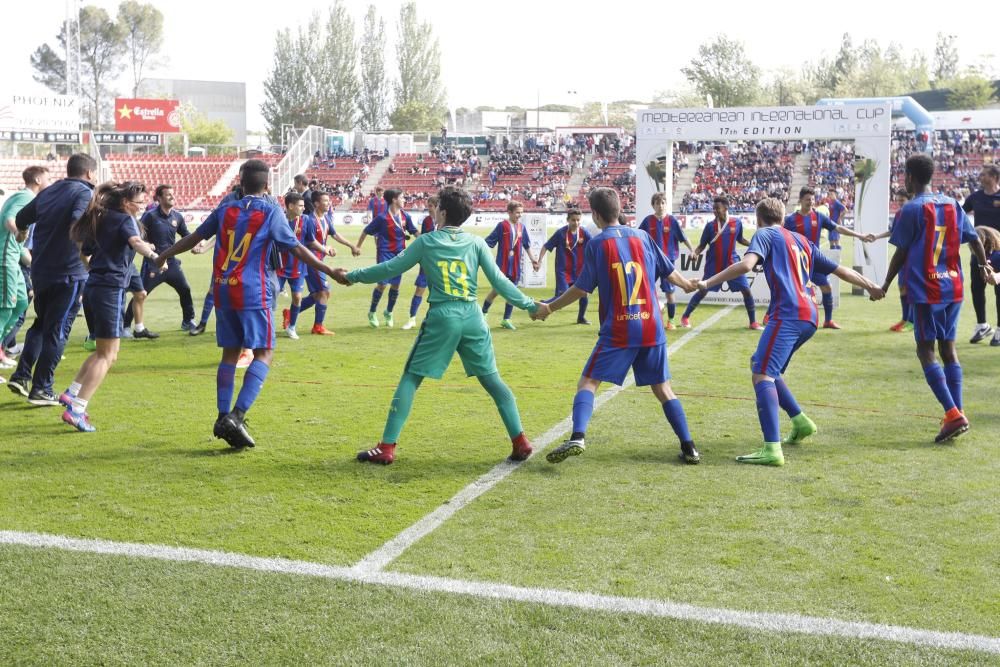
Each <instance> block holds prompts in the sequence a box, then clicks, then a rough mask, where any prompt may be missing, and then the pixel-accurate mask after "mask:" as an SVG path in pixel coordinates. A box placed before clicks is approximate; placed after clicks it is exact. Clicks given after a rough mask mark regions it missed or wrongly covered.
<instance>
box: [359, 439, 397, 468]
mask: <svg viewBox="0 0 1000 667" xmlns="http://www.w3.org/2000/svg"><path fill="white" fill-rule="evenodd" d="M358 460H359V461H362V462H364V463H381V464H382V465H386V466H387V465H389V464H390V463H392V462H393V461H395V460H396V445H395V444H392V445H387V444H385V443H384V442H380V443H378V446H377V447H375V448H374V449H369V450H366V451H363V452H358Z"/></svg>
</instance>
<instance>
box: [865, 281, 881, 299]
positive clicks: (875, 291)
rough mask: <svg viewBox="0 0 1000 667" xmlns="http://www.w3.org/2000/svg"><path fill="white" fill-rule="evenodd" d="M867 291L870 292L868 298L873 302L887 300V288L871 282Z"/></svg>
mask: <svg viewBox="0 0 1000 667" xmlns="http://www.w3.org/2000/svg"><path fill="white" fill-rule="evenodd" d="M865 289H867V290H868V298H869V299H871V300H872V301H878V300H880V299H884V298H885V289H886V288H885V287H879V286H878V285H876V284H875V283H873V282H869V283H868V286H867V287H866V288H865Z"/></svg>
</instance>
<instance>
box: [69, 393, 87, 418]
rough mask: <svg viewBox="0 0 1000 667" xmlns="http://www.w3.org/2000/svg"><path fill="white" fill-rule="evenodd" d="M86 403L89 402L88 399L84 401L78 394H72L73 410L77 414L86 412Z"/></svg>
mask: <svg viewBox="0 0 1000 667" xmlns="http://www.w3.org/2000/svg"><path fill="white" fill-rule="evenodd" d="M87 403H90V401H86V400H84V399H82V398H80V397H78V396H74V397H73V412H75V413H76V414H78V415H82V414H86V413H87Z"/></svg>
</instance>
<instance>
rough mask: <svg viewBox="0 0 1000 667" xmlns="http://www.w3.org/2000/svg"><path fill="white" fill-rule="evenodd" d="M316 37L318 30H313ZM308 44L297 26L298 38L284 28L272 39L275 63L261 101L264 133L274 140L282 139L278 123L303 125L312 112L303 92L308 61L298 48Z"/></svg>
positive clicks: (306, 86) (265, 81) (317, 37)
mask: <svg viewBox="0 0 1000 667" xmlns="http://www.w3.org/2000/svg"><path fill="white" fill-rule="evenodd" d="M316 39H317V41H318V39H319V36H318V32H317V33H316ZM307 44H308V37H304V36H303V34H302V30H299V36H298V39H296V38H294V37H293V36H292V32H291V31H290V30H288V29H287V28H286V29H285V30H279V31H278V33H277V34H276V35H275V39H274V64H273V66H272V68H271V72H270V74H268V77H267V79H265V80H264V103H263V104H262V105H261V107H260V110H261V114H262V115H263V116H264V120H265V122H267V134H268V137H269V138H270V139H271V141H272V142H274V143H275V144H280V143H282V141H283V139H284V137H282V136H281V126H282V125H285V124H291V125H294V126H296V127H305V126H306V125H308V124H309V122H310V120H311V118H312V113H311V112H310V111H309V110H308V108H307V107H306V103H307V101H306V99H305V97H306V94H307V91H308V88H309V81H310V79H311V72H310V68H309V62H308V61H307V58H306V57H304V55H303V52H302V51H301V49H302V47H303V46H305V45H307Z"/></svg>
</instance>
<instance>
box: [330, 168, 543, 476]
mask: <svg viewBox="0 0 1000 667" xmlns="http://www.w3.org/2000/svg"><path fill="white" fill-rule="evenodd" d="M438 198H439V200H440V203H439V207H438V213H437V218H436V223H437V229H435V231H433V232H431V233H429V234H422V235H421V236H420V237H418V238H417V239H416V240H415V241H414V242H413V243H411V244H410V245H409V246H408V247H407V248H406V249H405V250H404V251H403V252H401V253H400V254H399V255H397V256H396V257H394V258H393V259H391V260H389V261H387V262H383V263H381V264H376V265H375V266H370V267H367V268H364V269H356V270H354V271H351V272H348V271H347V270H346V269H336V270H335V271H334V276H333V278H334V280H336V281H337V282H338V283H340V284H342V285H345V286H346V285H352V284H354V283H368V284H370V283H377V282H379V281H380V280H385V279H387V278H390V277H392V276H396V275H399V274H401V273H405V272H406V271H408V270H409V269H411V268H412V267H414V266H416V265H417V264H420V267H421V268H422V269H423V271H424V274H425V275H426V276H427V283H428V288H429V296H428V299H427V301H428V302H429V303H430V308H429V310H428V312H427V317H426V319H425V320H424V322H423V324H422V325H421V326H420V333H419V335H418V336H417V340H416V341H415V342H414V344H413V349H412V350H411V351H410V356H409V358H408V359H407V360H406V366H404V368H403V376H402V377H401V378H400V380H399V385H398V386H397V388H396V393H395V395H394V396H393V398H392V404H391V406H390V408H389V417H388V419H387V420H386V424H385V430H384V431H383V432H382V441H381V442H379V443H378V445H377V446H376V447H374V448H373V449H369V450H366V451H363V452H359V453H358V460H359V461H365V462H368V463H382V464H389V463H392V462H393V460H395V457H396V444H397V440H398V438H399V433H400V431H402V429H403V425H404V424H405V423H406V419H407V417H408V416H409V414H410V409H411V408H412V406H413V396H414V394H415V393H416V391H417V388H418V387H419V386H420V383H421V382H422V381H423V379H424V378H425V377H431V378H434V379H440V378H441V376H442V375H444V372H445V370H446V369H447V368H448V365H449V364H450V363H451V359H452V357H453V356H454V355H455V353H456V352H458V356H459V357H460V358H461V359H462V365H463V366H464V367H465V372H466V374H467V375H470V376H472V375H474V376H476V379H478V380H479V383H480V384H481V385H482V386H483V388H484V389H486V391H487V393H489V395H490V396H491V397H492V398H493V400H494V402H495V403H496V405H497V409H498V410H499V411H500V418H501V419H502V420H503V423H504V426H505V427H506V428H507V433H508V435H510V438H511V442H512V443H513V449H512V451H511V455H510V459H511V460H513V461H523V460H525V459H527V458H528V457H529V456H531V452H532V449H531V443H530V442H529V441H528V439H527V437H526V436H525V435H524V429H523V428H522V427H521V415H520V414H519V413H518V410H517V401H516V400H515V399H514V394H513V393H511V391H510V388H509V387H507V385H506V384H504V382H503V380H502V379H501V378H500V373H499V371H498V370H497V364H496V357H495V355H494V352H493V338H492V337H491V336H490V329H489V327H488V326H487V325H486V320H485V319H484V318H483V313H482V311H481V310H480V308H479V303H478V301H477V291H478V284H477V283H478V277H479V270H480V269H482V270H483V273H485V274H486V279H487V280H488V281H489V282H490V284H491V285H492V286H493V288H494V289H496V290H497V292H499V293H500V296H502V297H503V298H504V299H505V300H506V301H507V302H508V303H511V304H514V306H516V307H517V308H520V309H522V310H526V311H528V312H529V313H534V312H535V311H536V310H537V308H538V304H537V303H536V302H534V301H532V299H531V298H529V297H527V296H525V295H524V294H523V293H522V292H521V291H520V290H519V289H517V287H515V286H514V284H513V283H512V282H510V280H508V279H507V278H506V277H505V276H504V275H503V274H502V273H501V272H500V269H499V268H497V265H496V263H495V262H494V261H493V257H492V256H491V255H490V249H489V247H488V246H487V245H486V242H485V241H484V240H483V239H482V238H480V237H478V236H476V235H474V234H468V233H466V232H463V231H462V229H461V225H462V223H464V222H465V221H466V220H467V219H468V218H469V216H470V215H471V214H472V200H471V199H470V198H469V195H468V194H467V193H466V192H465V191H464V190H462V189H460V188H455V187H451V186H449V187H446V188H443V189H442V190H441V192H440V193H439V194H438Z"/></svg>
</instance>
